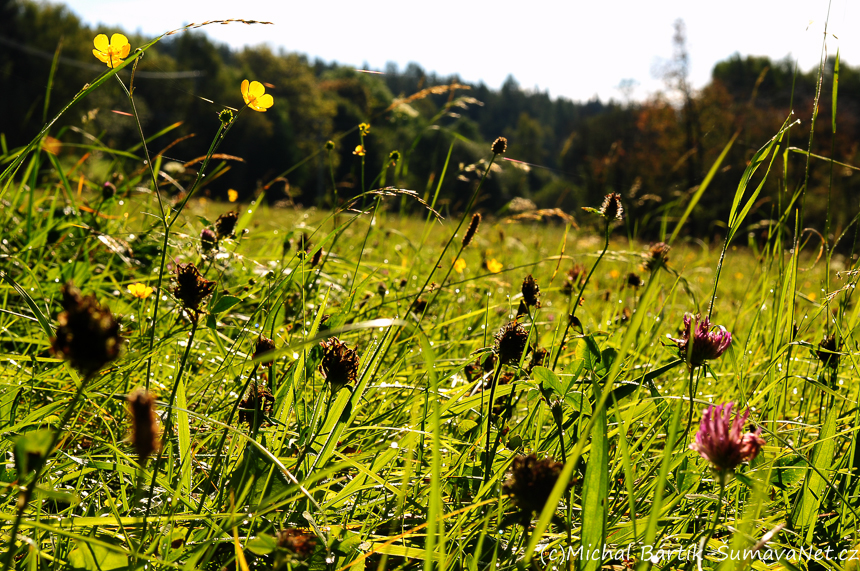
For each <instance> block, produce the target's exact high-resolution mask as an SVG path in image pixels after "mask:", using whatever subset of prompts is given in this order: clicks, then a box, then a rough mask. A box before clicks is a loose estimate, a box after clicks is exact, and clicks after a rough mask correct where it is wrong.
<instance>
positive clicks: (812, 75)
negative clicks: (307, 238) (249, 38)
mask: <svg viewBox="0 0 860 571" xmlns="http://www.w3.org/2000/svg"><path fill="white" fill-rule="evenodd" d="M231 25H244V24H240V23H237V24H231ZM121 31H122V30H114V29H98V30H96V29H92V28H89V27H87V26H85V25H83V24H81V22H80V21H79V20H78V19H77V18H76V17H75V16H74V15H73V14H71V12H70V11H69V10H68V9H66V8H65V7H63V6H60V5H51V4H37V3H32V2H21V1H16V0H0V82H2V85H3V95H2V101H3V111H2V113H0V133H2V134H3V136H4V149H10V150H11V149H13V148H15V147H19V146H22V145H25V144H26V143H27V142H29V140H30V139H31V138H32V137H33V136H35V134H36V133H38V131H39V129H40V127H41V126H42V125H43V124H44V122H45V118H46V117H50V116H52V115H54V114H56V113H57V112H58V111H59V110H60V109H62V107H63V106H64V105H65V104H66V103H68V101H69V100H70V99H71V98H72V97H73V96H74V94H75V93H77V92H78V91H79V90H80V88H81V87H82V86H83V85H84V84H86V83H87V82H91V81H92V80H93V79H94V78H96V77H98V75H100V74H101V73H103V72H104V71H105V66H104V64H102V63H101V62H99V61H97V60H96V59H95V58H94V57H93V55H92V48H93V38H94V36H95V35H96V34H98V33H106V34H108V35H110V34H112V33H115V32H121ZM124 33H126V32H124ZM126 35H128V37H129V40H130V42H131V45H132V48H134V47H135V46H139V45H141V44H143V43H144V42H147V41H149V40H151V39H152V38H143V37H137V36H135V35H134V34H128V33H126ZM676 47H678V48H679V49H680V50H681V51H680V53H681V55H682V56H683V55H685V53H684V52H683V42H681V43H679V45H678V46H676ZM55 54H58V57H57V68H56V72H55V74H54V75H53V81H52V83H51V89H50V91H49V90H48V83H49V78H50V77H51V73H50V70H51V66H52V61H53V59H54V56H55ZM684 61H685V60H684V59H683V57H681V58H680V59H679V60H678V61H677V62H675V63H677V64H678V65H674V66H671V65H670V66H669V67H668V68H667V71H666V76H665V79H666V90H665V92H664V93H662V94H655V95H654V96H653V97H652V98H651V99H649V100H648V101H647V102H623V103H622V102H615V101H611V102H601V101H598V100H594V101H589V102H574V101H570V100H567V99H563V98H551V97H549V96H548V94H546V93H540V92H533V91H530V90H525V89H522V88H521V87H520V86H519V85H518V84H517V83H516V81H515V80H514V79H513V78H510V79H509V80H508V81H506V82H505V84H504V85H503V86H502V87H501V89H499V90H493V89H489V88H487V87H486V86H485V85H474V84H469V83H468V82H466V81H463V80H462V79H460V78H458V77H437V76H434V75H432V74H427V73H425V72H424V71H423V70H422V69H421V68H420V67H419V66H418V65H414V64H413V65H409V66H408V67H407V68H406V69H404V70H398V69H397V68H395V67H393V66H389V67H388V68H387V69H385V70H382V71H383V72H384V73H382V74H375V73H374V74H371V73H361V72H358V71H356V70H355V69H352V68H348V67H344V66H340V65H337V64H332V63H326V62H322V61H318V60H317V61H310V60H308V58H307V57H305V56H302V55H299V54H293V53H286V52H278V53H275V52H273V51H271V50H270V49H269V48H266V47H256V48H247V49H244V50H242V51H233V50H230V49H229V48H227V47H225V46H223V45H219V44H216V43H213V42H211V41H210V40H208V39H207V37H206V36H205V35H204V33H203V32H201V31H192V32H182V33H179V34H176V35H173V36H169V37H166V38H164V39H163V40H162V41H160V42H159V43H158V44H157V45H156V46H155V48H153V49H152V50H149V51H148V52H147V53H146V55H145V57H143V58H142V60H141V63H140V65H139V66H138V71H137V73H136V76H135V79H134V95H135V102H136V106H137V110H138V112H139V113H140V116H141V119H142V122H143V128H144V132H145V133H146V134H147V135H154V134H156V133H158V132H160V131H162V130H163V129H165V128H167V127H169V126H170V125H173V124H175V123H179V122H181V125H180V126H178V127H176V128H174V129H172V130H169V131H168V132H167V133H165V134H164V135H162V136H160V137H158V138H157V139H155V140H154V141H152V143H151V146H152V148H153V149H154V150H156V151H158V150H161V149H163V148H164V147H167V146H168V145H170V144H171V143H174V142H176V141H178V142H176V144H174V145H173V146H172V147H170V148H169V150H168V151H166V152H165V157H168V158H169V159H171V160H172V162H173V163H174V164H173V165H172V168H173V169H174V170H173V171H171V172H173V173H174V174H175V176H177V177H181V176H182V175H183V173H184V174H185V175H186V176H190V174H189V173H190V172H192V170H193V168H194V165H193V164H191V165H185V163H188V162H190V161H193V159H195V158H197V157H200V156H201V155H204V154H205V153H206V150H207V148H208V146H209V143H210V141H211V139H212V136H213V135H214V133H215V132H216V131H217V128H218V124H219V123H218V116H217V114H218V112H219V111H220V110H221V109H223V108H224V107H225V106H227V107H233V108H239V107H241V106H242V104H243V101H242V97H241V94H240V92H239V85H240V83H241V81H242V80H243V79H245V78H248V79H251V80H258V81H260V82H263V83H265V84H266V85H267V91H268V92H269V93H271V94H272V95H273V96H274V98H275V105H274V106H273V107H272V108H271V109H269V110H268V112H266V113H253V112H251V111H247V110H246V112H244V113H243V115H242V117H241V118H240V119H241V120H240V121H238V122H237V123H236V125H235V127H234V128H233V129H232V130H231V131H230V133H229V136H228V138H227V140H226V141H225V142H224V144H223V145H222V147H221V148H220V149H219V152H221V153H223V154H224V155H229V156H230V157H232V158H230V157H227V158H225V159H224V160H225V161H226V162H227V164H228V166H230V170H229V171H227V172H225V173H224V174H223V175H222V176H221V177H219V178H218V179H217V180H213V181H212V182H211V183H210V184H209V185H208V186H207V187H206V189H205V191H206V192H208V193H209V194H210V196H213V197H226V196H227V190H228V189H235V190H236V191H238V193H239V196H240V197H241V198H247V197H249V196H251V195H253V194H256V193H258V192H259V191H260V189H261V188H263V187H265V186H267V187H268V188H267V190H266V196H267V198H268V199H269V200H270V201H272V202H278V201H283V200H286V199H288V198H292V199H294V200H295V201H296V202H300V203H302V204H305V205H310V204H323V205H325V204H326V202H327V201H330V200H331V199H332V198H331V197H332V175H331V174H330V172H329V167H330V164H333V167H334V168H333V178H334V184H336V185H337V190H338V196H339V197H340V198H341V199H342V198H344V197H348V196H351V195H354V194H356V193H358V192H360V190H361V188H362V184H364V186H365V187H371V186H374V187H375V186H379V185H381V184H382V183H384V184H388V185H392V184H395V185H397V186H399V187H402V188H410V189H414V190H417V191H419V192H420V193H422V194H423V193H425V192H428V191H429V190H430V189H433V190H435V188H436V184H437V183H438V177H439V176H441V175H442V171H443V169H444V167H445V164H446V157H447V155H448V153H449V150H450V152H451V158H450V161H448V166H447V170H446V172H445V178H444V181H443V182H444V184H442V185H441V194H440V197H439V198H440V201H441V202H440V203H439V204H440V207H441V208H442V209H443V210H446V209H456V208H457V206H458V204H460V203H461V201H462V200H463V197H464V196H467V195H468V190H469V189H470V188H472V185H475V184H477V180H478V178H479V177H480V173H481V172H482V165H483V166H485V163H482V162H481V161H486V160H488V159H489V157H490V156H491V155H490V153H489V151H488V149H489V144H490V142H491V141H492V140H493V139H495V138H496V137H497V136H500V135H501V136H505V137H507V139H508V141H509V146H508V151H507V154H506V155H505V158H506V159H514V160H516V161H521V162H513V161H510V160H503V161H500V168H499V169H497V170H494V172H492V173H491V175H490V178H489V181H488V185H487V193H486V194H485V198H484V199H483V201H482V203H481V205H480V208H483V209H484V210H485V211H488V212H499V211H503V210H504V209H505V208H506V207H507V205H508V203H509V202H510V201H511V200H512V199H513V198H515V197H522V198H527V199H530V200H531V201H533V202H534V203H535V204H536V205H537V206H539V207H545V208H553V207H560V208H562V209H564V210H566V211H568V212H572V213H574V216H576V217H577V218H580V216H579V214H578V212H581V211H580V210H579V207H580V206H586V205H595V204H599V202H600V199H601V197H602V196H603V195H604V194H606V193H607V192H612V191H614V192H619V193H621V195H622V197H623V200H624V203H625V206H626V208H627V210H628V213H631V214H633V215H634V216H632V217H631V219H632V220H635V231H636V232H638V233H641V234H643V235H644V234H648V235H654V234H655V233H658V232H659V231H660V228H661V224H665V221H667V220H671V219H672V218H673V217H677V216H680V214H681V213H682V212H683V210H684V208H685V207H686V205H687V204H688V202H689V200H690V197H691V196H692V195H693V193H694V192H695V190H696V188H697V186H698V185H699V184H700V183H701V182H702V180H703V179H704V177H705V176H706V174H707V173H708V171H709V169H710V168H711V165H713V164H714V161H715V160H716V159H717V157H718V156H719V155H720V153H721V152H722V150H723V149H724V148H725V146H726V144H727V143H728V142H729V141H730V140H731V139H732V137H733V135H735V134H737V138H736V139H735V143H734V145H733V146H732V148H731V149H730V150H729V152H728V154H727V155H726V157H725V159H724V160H723V162H722V165H721V167H720V169H718V171H717V172H716V174H715V176H714V178H713V180H712V182H711V186H710V189H709V190H708V192H706V193H705V194H704V195H703V197H702V200H701V202H700V203H699V204H700V205H699V207H698V208H697V209H696V211H695V212H694V219H693V223H692V224H689V225H688V227H689V229H690V231H692V232H697V233H699V234H710V233H712V232H714V231H718V230H719V229H718V228H717V227H716V226H715V225H714V224H719V221H722V220H724V219H725V216H726V212H727V210H728V205H729V204H730V203H731V200H732V197H733V195H734V190H735V188H736V187H737V184H738V181H739V178H740V176H741V174H742V172H743V169H744V168H745V166H746V164H747V162H748V161H749V159H750V158H751V156H752V155H753V153H754V152H755V151H756V149H757V148H758V147H760V146H761V145H763V144H764V143H765V142H766V141H767V140H768V139H770V138H771V137H772V136H773V135H774V134H775V133H776V132H777V131H778V130H779V128H780V126H781V125H782V124H783V122H784V121H785V120H786V119H787V118H788V117H789V115H790V114H791V112H792V111H793V112H794V116H793V118H794V119H800V120H801V121H800V124H799V125H795V126H794V127H792V129H791V132H790V133H791V134H790V138H789V139H787V141H786V142H787V145H786V146H791V145H796V146H798V147H802V148H803V149H805V148H806V146H807V144H808V141H809V128H810V125H811V123H812V122H811V120H810V119H811V117H812V107H813V100H814V97H815V93H816V86H817V85H818V70H817V69H816V70H795V68H794V65H793V63H792V62H790V61H788V60H785V61H776V62H774V61H769V60H768V59H766V58H758V57H741V56H735V57H733V58H731V59H729V60H727V61H724V62H721V63H719V64H718V65H717V66H716V67H715V68H714V70H713V76H712V81H711V82H710V83H709V84H708V85H707V86H706V87H705V88H703V89H701V90H692V89H690V88H689V87H688V85H687V82H686V72H685V67H684V66H683V65H681V64H683V63H684ZM833 64H834V62H833V61H828V63H827V65H826V66H825V68H826V69H825V70H824V74H823V76H822V84H821V88H822V96H821V100H820V105H819V110H818V119H817V122H816V125H815V127H816V133H815V137H814V140H813V149H812V150H813V153H815V154H817V155H820V156H823V157H833V158H834V159H835V160H836V161H839V162H840V163H844V164H847V165H855V164H858V163H860V156H858V151H860V149H858V141H860V137H858V135H860V132H858V131H860V125H858V122H860V109H858V104H860V74H858V69H857V68H852V67H850V66H849V65H848V63H846V62H841V63H840V68H839V92H838V105H837V109H838V113H837V114H836V118H835V122H834V121H833V120H832V117H831V101H832V90H833V81H832V77H833ZM121 76H122V77H123V79H124V80H125V81H126V84H128V81H129V79H130V74H129V73H128V72H126V71H123V72H122V73H121ZM583 81H587V78H583ZM114 83H115V82H111V83H110V84H106V85H105V86H104V87H103V88H101V89H98V90H96V91H95V92H94V93H93V94H91V95H90V96H89V97H88V98H87V99H86V100H84V101H83V102H82V103H81V104H80V105H79V106H78V107H76V108H75V109H73V110H72V111H71V112H70V113H68V114H67V115H65V116H64V118H63V119H62V120H61V121H60V122H58V124H57V126H56V127H55V128H54V129H53V131H52V132H51V135H52V136H54V137H56V138H57V139H59V141H60V142H61V143H63V147H61V148H60V150H59V154H60V158H61V160H63V161H69V162H70V163H74V162H75V161H77V160H78V159H79V158H80V155H81V154H82V153H83V152H84V151H82V150H81V148H80V146H84V147H85V148H86V149H87V150H91V151H92V150H94V149H96V147H99V146H102V145H103V146H104V147H106V148H110V149H130V148H132V147H133V146H134V145H135V144H136V143H137V142H138V141H139V139H138V134H137V128H136V126H135V124H134V122H133V119H132V118H131V117H130V116H129V114H128V113H129V112H130V106H129V102H128V99H127V98H126V96H125V95H124V93H123V92H122V90H121V87H120V86H119V85H115V84H114ZM48 93H49V95H50V97H49V99H48V100H47V101H46V94H48ZM362 122H365V123H369V124H370V132H369V135H368V136H367V137H366V139H365V150H366V156H365V157H364V164H365V172H364V182H363V183H362V170H361V160H360V158H359V156H358V155H356V154H355V149H356V146H357V145H359V143H360V135H359V130H358V125H359V124H360V123H362ZM834 124H835V126H836V127H835V135H834V134H833V131H834ZM329 140H332V141H334V142H335V148H334V150H333V151H332V152H331V153H329V152H327V151H326V150H325V144H326V142H327V141H329ZM393 150H398V151H399V152H400V153H401V155H402V159H401V161H400V162H399V164H398V166H397V167H391V168H387V165H388V164H389V162H390V160H389V153H390V152H391V151H393ZM102 152H107V151H102ZM4 153H5V151H4ZM98 156H99V153H98V152H95V153H93V155H92V157H93V158H92V161H91V162H92V165H91V167H90V168H91V171H90V176H93V177H97V176H104V177H107V176H109V175H110V173H101V175H100V174H99V171H98V166H99V163H98V160H97V159H98ZM788 156H789V157H790V162H789V168H788V175H789V177H788V179H787V180H786V179H784V177H783V176H782V174H783V173H782V172H780V173H778V176H771V177H770V178H769V180H768V182H767V184H766V185H765V187H764V189H763V192H762V195H761V199H760V200H759V201H758V203H757V204H756V206H755V212H754V213H753V216H752V217H751V219H752V220H754V221H756V222H758V223H759V224H761V223H762V222H766V221H767V220H768V219H769V218H770V217H771V216H772V210H773V209H772V208H771V206H772V205H774V206H775V204H776V202H777V201H778V200H781V201H782V202H783V203H785V201H786V200H791V197H792V196H793V195H794V193H796V192H797V190H798V188H799V186H798V185H799V184H802V182H803V180H804V177H802V176H798V173H800V172H802V170H803V168H805V165H806V157H805V156H804V155H802V154H800V153H797V152H794V151H792V152H790V153H789V155H788ZM524 163H528V164H524ZM183 165H185V166H183ZM831 167H833V168H831ZM779 170H780V171H782V169H781V168H780V169H779ZM383 171H384V172H385V175H384V177H377V175H379V174H380V173H381V172H383ZM809 175H810V176H809V179H808V189H809V191H808V193H807V201H806V208H807V211H806V212H807V214H806V217H807V220H808V221H809V222H810V223H812V221H814V220H815V219H819V220H823V217H824V215H825V214H824V213H825V211H826V206H827V196H828V192H830V193H831V194H832V200H833V205H834V208H833V211H834V213H835V215H834V216H835V217H834V221H833V222H834V225H833V228H834V230H835V231H836V232H838V231H840V230H841V229H842V228H844V227H845V225H846V224H847V223H848V222H849V221H850V218H851V217H852V216H853V213H854V212H855V211H856V210H857V202H858V197H860V183H858V181H860V176H858V175H857V173H856V171H855V170H853V169H852V168H849V167H846V166H842V165H839V164H837V165H831V163H830V162H829V161H825V160H821V159H814V160H812V162H811V168H810V173H809ZM279 176H282V177H283V179H281V180H278V182H276V183H274V184H270V183H272V181H273V180H275V179H277V177H279ZM518 202H519V203H522V201H518ZM715 220H716V221H717V222H716V223H715V222H714V221H715ZM763 226H764V225H762V227H763Z"/></svg>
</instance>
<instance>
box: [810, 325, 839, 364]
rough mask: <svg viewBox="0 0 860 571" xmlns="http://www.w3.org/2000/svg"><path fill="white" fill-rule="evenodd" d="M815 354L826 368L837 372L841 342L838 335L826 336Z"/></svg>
mask: <svg viewBox="0 0 860 571" xmlns="http://www.w3.org/2000/svg"><path fill="white" fill-rule="evenodd" d="M815 354H816V355H817V356H818V359H819V360H820V361H821V362H822V363H823V364H824V366H825V367H830V368H831V369H833V370H834V371H835V370H836V369H837V368H838V367H839V341H837V339H836V335H834V334H833V333H831V334H830V335H827V336H825V337H824V339H822V340H821V343H819V344H818V350H817V351H816V352H815Z"/></svg>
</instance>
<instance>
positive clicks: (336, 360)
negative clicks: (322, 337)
mask: <svg viewBox="0 0 860 571" xmlns="http://www.w3.org/2000/svg"><path fill="white" fill-rule="evenodd" d="M320 345H321V346H322V348H323V358H322V363H320V372H321V373H322V376H323V378H325V380H326V381H328V383H329V385H331V390H332V393H336V392H338V391H339V390H340V389H342V388H343V387H345V386H346V385H348V384H349V383H353V382H355V380H356V378H357V377H358V361H359V359H358V353H357V352H356V351H355V350H354V349H350V348H349V347H347V346H346V343H344V342H343V341H341V340H340V339H338V338H337V337H331V338H330V339H328V340H326V341H323V342H322V343H320Z"/></svg>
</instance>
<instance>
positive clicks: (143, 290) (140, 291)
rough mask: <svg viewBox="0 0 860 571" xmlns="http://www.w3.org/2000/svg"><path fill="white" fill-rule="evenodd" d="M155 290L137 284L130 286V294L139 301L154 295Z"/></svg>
mask: <svg viewBox="0 0 860 571" xmlns="http://www.w3.org/2000/svg"><path fill="white" fill-rule="evenodd" d="M152 292H153V289H152V288H151V287H149V286H148V285H145V284H141V283H137V284H131V285H130V286H128V293H130V294H131V295H132V297H136V298H137V299H146V298H148V297H149V296H150V295H152Z"/></svg>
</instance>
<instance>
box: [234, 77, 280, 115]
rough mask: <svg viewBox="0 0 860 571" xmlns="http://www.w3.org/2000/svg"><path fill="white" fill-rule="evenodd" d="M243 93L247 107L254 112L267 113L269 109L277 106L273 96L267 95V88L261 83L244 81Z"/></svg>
mask: <svg viewBox="0 0 860 571" xmlns="http://www.w3.org/2000/svg"><path fill="white" fill-rule="evenodd" d="M241 91H242V99H244V100H245V105H247V106H248V107H250V108H251V109H253V110H254V111H259V112H260V113H265V112H266V110H267V109H268V108H269V107H271V106H272V105H274V104H275V100H274V99H272V96H271V95H269V94H268V93H266V88H265V87H263V84H262V83H260V82H259V81H252V82H250V83H249V82H248V80H247V79H245V80H243V81H242V86H241Z"/></svg>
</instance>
